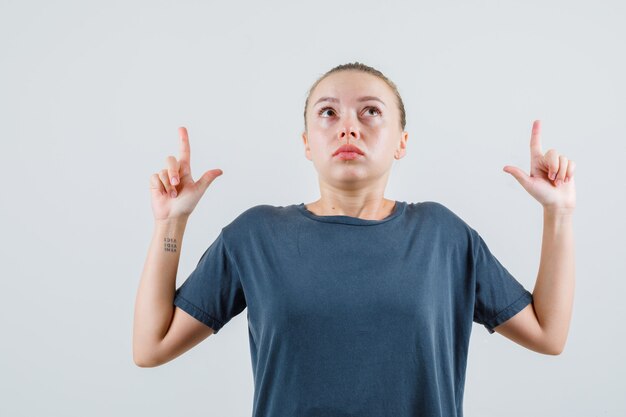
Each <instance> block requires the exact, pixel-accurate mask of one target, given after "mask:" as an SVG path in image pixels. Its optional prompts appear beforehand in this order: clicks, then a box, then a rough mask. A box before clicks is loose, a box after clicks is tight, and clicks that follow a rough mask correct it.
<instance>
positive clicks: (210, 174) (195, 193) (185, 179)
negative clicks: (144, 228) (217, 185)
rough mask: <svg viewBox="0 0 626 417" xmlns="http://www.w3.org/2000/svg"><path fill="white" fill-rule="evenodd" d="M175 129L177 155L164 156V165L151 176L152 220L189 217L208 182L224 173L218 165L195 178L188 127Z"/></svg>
mask: <svg viewBox="0 0 626 417" xmlns="http://www.w3.org/2000/svg"><path fill="white" fill-rule="evenodd" d="M178 132H179V134H180V159H179V160H176V158H174V156H172V155H170V156H168V157H167V158H166V159H165V160H166V163H167V168H164V169H162V170H161V171H159V173H158V174H152V175H151V176H150V192H151V194H152V213H153V214H154V219H155V220H168V219H177V218H182V217H189V215H190V214H191V212H192V211H193V209H194V208H195V207H196V205H197V204H198V201H200V198H201V197H202V196H203V195H204V192H205V191H206V189H207V188H208V187H209V185H210V184H211V183H212V182H213V180H214V179H215V178H217V177H218V176H220V175H222V174H223V172H222V170H221V169H211V170H209V171H206V172H205V173H204V174H203V175H202V177H200V179H198V181H196V182H194V180H193V179H192V177H191V165H190V159H191V151H190V149H189V137H188V136H187V129H186V128H184V127H180V128H178Z"/></svg>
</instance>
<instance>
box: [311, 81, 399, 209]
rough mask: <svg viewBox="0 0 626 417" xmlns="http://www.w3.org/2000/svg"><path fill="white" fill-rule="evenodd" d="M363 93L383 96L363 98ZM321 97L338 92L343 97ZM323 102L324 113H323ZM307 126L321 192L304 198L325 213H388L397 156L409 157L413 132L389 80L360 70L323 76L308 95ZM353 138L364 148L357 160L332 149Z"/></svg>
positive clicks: (354, 142)
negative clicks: (386, 194)
mask: <svg viewBox="0 0 626 417" xmlns="http://www.w3.org/2000/svg"><path fill="white" fill-rule="evenodd" d="M362 96H374V97H378V98H380V99H381V100H382V101H383V103H380V102H378V101H375V100H368V101H363V102H359V101H358V98H360V97H362ZM321 97H335V98H337V99H339V102H338V103H333V102H328V101H324V102H322V103H318V104H315V103H316V102H317V100H318V99H319V98H321ZM322 108H326V109H325V110H324V112H323V113H321V114H318V113H319V111H320V110H321V109H322ZM306 117H307V125H308V129H307V130H306V131H304V132H303V133H302V141H303V143H304V149H305V156H306V158H307V159H308V160H310V161H312V162H313V165H314V166H315V169H316V170H317V172H318V181H319V187H320V198H319V199H318V200H317V201H314V202H311V203H308V204H305V206H306V208H307V209H308V210H309V211H311V212H313V213H314V214H317V215H320V216H330V215H345V216H352V217H358V218H361V219H368V220H379V219H383V218H385V217H387V216H388V215H389V214H391V212H392V211H393V209H394V204H395V200H389V199H387V198H385V197H384V192H385V187H386V185H387V181H388V178H389V174H390V172H391V166H392V163H393V161H394V159H400V158H402V157H404V155H405V153H406V142H407V140H408V135H409V134H408V132H406V131H403V130H402V129H401V126H400V123H399V120H400V110H399V109H398V106H397V105H396V98H395V95H394V93H393V91H392V90H391V89H390V88H389V86H388V85H387V84H386V83H385V82H384V81H382V80H381V79H379V78H378V77H376V76H374V75H371V74H367V73H363V72H361V71H353V70H351V71H340V72H337V73H333V74H331V75H329V76H328V77H326V78H325V79H324V80H322V81H321V82H320V83H319V84H318V85H317V87H316V88H315V90H314V91H313V92H312V94H311V95H310V97H309V108H308V109H307V115H306ZM346 144H352V145H355V146H357V147H359V148H360V149H361V150H363V152H364V153H365V154H364V155H363V156H361V157H359V158H357V159H353V160H342V159H340V158H337V157H333V156H332V154H333V153H334V152H335V150H336V149H337V148H339V147H340V146H342V145H346Z"/></svg>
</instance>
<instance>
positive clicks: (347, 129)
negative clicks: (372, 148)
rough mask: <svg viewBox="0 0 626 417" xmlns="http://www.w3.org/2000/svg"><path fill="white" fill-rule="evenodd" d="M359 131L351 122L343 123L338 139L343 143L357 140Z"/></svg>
mask: <svg viewBox="0 0 626 417" xmlns="http://www.w3.org/2000/svg"><path fill="white" fill-rule="evenodd" d="M358 138H359V133H358V131H357V130H356V128H355V127H354V125H353V124H347V125H344V127H343V129H341V132H339V140H340V141H341V142H343V143H347V142H348V141H349V140H357V139H358Z"/></svg>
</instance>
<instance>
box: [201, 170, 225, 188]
mask: <svg viewBox="0 0 626 417" xmlns="http://www.w3.org/2000/svg"><path fill="white" fill-rule="evenodd" d="M223 173H224V172H223V171H222V170H221V169H210V170H208V171H207V172H205V173H204V174H202V176H201V177H200V178H199V179H198V181H196V185H197V186H198V188H199V189H200V190H201V191H202V193H204V192H205V191H206V189H207V188H209V185H211V183H212V182H213V180H214V179H215V178H217V177H219V176H220V175H222V174H223Z"/></svg>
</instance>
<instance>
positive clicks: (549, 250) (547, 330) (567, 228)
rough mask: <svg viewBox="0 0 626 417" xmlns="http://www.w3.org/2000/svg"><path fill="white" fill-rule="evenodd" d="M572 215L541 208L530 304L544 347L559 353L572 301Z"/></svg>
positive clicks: (571, 213)
mask: <svg viewBox="0 0 626 417" xmlns="http://www.w3.org/2000/svg"><path fill="white" fill-rule="evenodd" d="M572 216H573V212H558V211H553V210H547V209H545V208H544V213H543V219H544V223H543V240H542V243H541V261H540V265H539V272H538V274H537V282H536V283H535V288H534V291H533V301H534V302H533V304H534V308H535V312H536V314H537V318H538V320H539V324H540V326H541V328H542V330H543V332H544V335H545V337H546V341H547V344H548V345H549V346H550V347H551V348H552V349H554V350H558V351H559V352H560V351H561V350H562V349H563V348H564V346H565V342H566V340H567V334H568V332H569V325H570V320H571V317H572V306H573V302H574V281H575V271H574V267H575V265H574V231H573V221H572Z"/></svg>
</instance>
